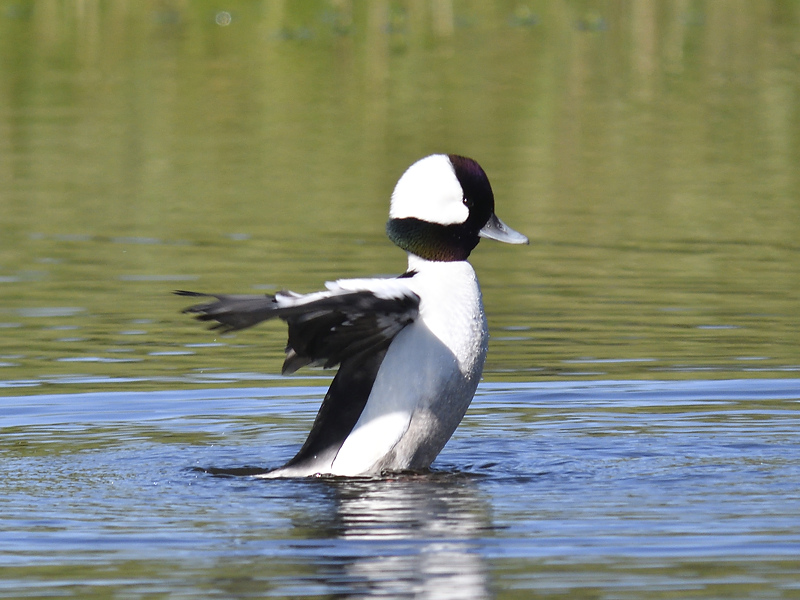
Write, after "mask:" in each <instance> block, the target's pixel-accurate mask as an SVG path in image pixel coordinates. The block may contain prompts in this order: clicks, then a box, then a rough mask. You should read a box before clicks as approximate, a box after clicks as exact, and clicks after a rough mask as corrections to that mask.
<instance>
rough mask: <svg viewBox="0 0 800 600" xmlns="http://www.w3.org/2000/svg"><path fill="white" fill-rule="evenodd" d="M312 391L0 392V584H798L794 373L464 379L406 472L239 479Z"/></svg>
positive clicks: (638, 590)
mask: <svg viewBox="0 0 800 600" xmlns="http://www.w3.org/2000/svg"><path fill="white" fill-rule="evenodd" d="M323 393H324V388H315V387H290V388H281V389H275V388H247V389H230V388H228V389H218V390H207V389H205V390H194V391H185V390H184V391H174V392H142V393H125V392H113V393H86V394H52V395H37V396H32V397H18V398H16V399H5V400H4V401H3V405H4V413H3V417H2V418H0V428H2V433H3V435H2V438H1V439H2V442H0V444H1V445H0V453H2V465H3V466H2V471H3V490H4V493H3V497H2V501H1V502H2V511H0V514H2V516H1V517H0V582H2V583H0V596H2V597H15V598H16V597H44V596H51V595H55V594H59V595H64V596H67V597H81V598H94V597H96V598H101V597H112V596H113V597H131V598H147V597H152V596H154V595H155V596H158V595H169V596H170V597H198V596H201V597H334V596H336V597H338V596H343V597H357V598H367V597H398V598H399V597H412V596H413V597H439V598H449V597H453V598H487V597H497V598H515V597H531V596H535V595H537V594H547V595H550V596H553V597H570V598H575V597H578V598H583V597H585V598H597V597H603V598H612V597H614V598H620V597H622V598H663V597H671V595H679V596H681V597H719V596H726V595H732V596H736V597H795V596H796V595H797V593H798V591H800V589H798V586H800V579H798V575H797V573H798V572H799V571H798V568H799V567H800V561H799V560H798V558H797V557H798V556H799V555H800V494H798V490H800V438H798V435H797V431H798V427H799V426H800V411H798V402H800V384H798V382H797V380H774V379H773V380H725V381H714V382H698V381H686V382H667V381H648V382H631V381H607V382H589V383H565V382H554V383H539V384H535V383H528V384H485V385H483V386H482V387H481V388H480V390H479V393H478V396H477V397H476V400H475V402H474V404H473V407H472V408H471V409H470V411H469V413H468V415H467V417H466V419H465V421H464V423H463V424H462V427H461V428H460V429H459V430H458V431H457V433H456V435H455V437H454V438H453V439H452V440H451V442H450V444H448V446H447V447H446V448H445V451H444V452H443V453H442V454H441V456H440V457H439V459H438V460H437V461H436V462H435V463H434V470H433V472H431V473H429V474H408V475H399V476H396V477H391V478H385V479H361V480H336V479H307V480H302V479H301V480H289V481H272V480H266V481H265V480H259V479H254V478H252V477H250V476H249V474H250V473H252V472H254V471H256V470H258V469H263V468H267V467H272V466H276V465H278V464H280V463H281V462H282V461H284V460H286V459H288V458H289V457H291V456H292V454H293V452H294V451H295V450H296V449H297V447H298V445H299V444H300V443H302V441H303V439H304V435H305V432H306V430H307V428H308V427H310V422H311V420H312V419H313V416H314V414H315V411H316V408H317V406H318V402H319V400H318V398H319V397H320V396H321V395H322V394H323Z"/></svg>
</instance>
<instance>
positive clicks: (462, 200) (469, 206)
mask: <svg viewBox="0 0 800 600" xmlns="http://www.w3.org/2000/svg"><path fill="white" fill-rule="evenodd" d="M461 202H462V203H463V204H464V206H466V207H467V208H472V202H470V200H469V198H467V197H466V196H464V197H463V198H462V199H461Z"/></svg>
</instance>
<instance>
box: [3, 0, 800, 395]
mask: <svg viewBox="0 0 800 600" xmlns="http://www.w3.org/2000/svg"><path fill="white" fill-rule="evenodd" d="M798 32H800V3H798V2H796V1H791V0H789V1H777V0H776V1H764V2H752V3H740V4H737V5H736V6H735V7H734V6H729V5H727V4H726V3H717V2H695V1H678V2H670V3H657V2H649V1H645V0H643V1H642V2H636V3H634V4H628V3H625V2H609V3H598V2H581V3H566V2H565V3H555V2H533V1H532V2H510V1H509V2H493V3H484V2H468V1H463V2H459V1H454V2H450V1H447V0H443V1H438V2H383V1H375V2H368V3H359V2H349V1H347V0H339V1H335V2H333V1H332V2H327V1H320V2H303V3H293V2H282V1H260V2H230V3H228V4H227V5H226V6H225V7H218V6H216V5H213V4H211V3H207V2H189V3H184V2H169V1H168V2H155V1H144V2H138V1H137V2H134V1H132V0H108V1H106V2H80V3H63V2H57V1H55V0H37V1H31V2H19V1H16V2H15V1H9V0H2V1H0V66H1V67H2V68H0V299H1V300H2V302H0V333H2V335H0V379H2V380H3V381H20V380H32V381H39V382H45V381H48V379H52V378H69V377H71V376H77V377H78V378H79V379H78V381H81V380H82V381H86V382H87V383H86V385H88V386H89V388H90V389H99V388H96V387H94V386H100V387H102V386H103V385H104V384H96V383H95V384H92V383H88V381H89V379H91V378H92V377H99V378H104V377H114V378H123V379H124V378H132V379H133V381H131V386H132V387H133V388H135V389H156V387H157V386H158V385H160V383H157V382H163V383H164V385H166V386H167V387H173V386H175V387H181V386H183V385H189V384H191V383H192V375H193V374H197V373H200V372H209V371H211V370H215V371H217V372H222V373H241V372H246V373H256V374H264V375H270V374H274V373H276V372H277V371H278V368H279V365H280V361H281V355H282V348H283V345H284V343H285V340H284V339H283V336H284V332H283V331H282V330H281V329H280V327H271V328H270V327H268V328H260V329H259V330H257V331H253V332H245V333H242V334H240V335H239V336H237V337H236V338H226V339H224V340H216V341H215V338H214V337H213V335H211V334H209V333H208V332H205V331H203V330H201V329H198V328H197V327H196V325H195V324H194V323H191V322H188V320H187V319H186V318H185V317H184V316H182V315H180V314H179V311H180V309H181V308H182V305H181V302H180V300H178V299H175V298H173V297H171V296H170V291H171V290H172V289H174V288H179V287H191V288H193V289H194V288H197V289H201V290H210V291H230V292H245V293H246V292H252V291H253V290H264V291H270V290H274V289H281V288H288V289H295V290H297V291H301V292H307V291H312V290H314V289H318V288H319V287H320V286H321V285H322V283H323V282H324V281H326V280H330V279H336V278H340V277H361V276H371V275H375V274H387V275H392V274H398V273H401V272H402V271H403V269H404V268H405V261H404V256H403V254H402V252H400V251H398V250H397V249H396V248H394V247H393V246H392V245H391V244H390V243H389V242H388V241H387V240H386V238H385V235H384V233H383V231H384V229H383V228H384V223H385V220H386V213H387V209H388V201H389V194H390V193H391V189H392V186H393V184H394V182H395V181H396V179H397V177H398V176H399V174H400V173H402V171H403V170H404V169H405V168H406V167H407V166H408V165H409V164H410V163H411V162H413V161H414V160H416V159H417V158H419V157H420V156H422V155H424V154H427V153H430V152H434V151H453V152H459V153H462V154H466V155H470V156H473V157H474V158H476V159H477V160H478V161H479V162H480V163H481V164H482V165H483V166H484V168H485V169H486V171H487V173H488V174H489V177H490V179H491V181H492V184H493V187H494V190H495V195H496V198H497V209H498V214H500V215H501V216H502V218H503V219H504V220H506V222H508V223H509V224H511V225H512V226H513V227H515V228H516V229H518V230H520V231H522V232H523V233H525V234H526V235H528V237H529V238H530V239H531V242H532V243H531V246H529V247H526V248H525V249H524V250H522V251H519V249H512V250H513V251H514V254H510V253H509V252H510V250H509V249H504V248H502V247H499V245H497V244H494V245H493V244H491V243H490V242H484V243H482V244H481V245H480V246H479V247H478V248H477V249H476V251H475V252H474V253H473V257H472V262H473V264H474V265H475V267H476V270H477V272H478V275H479V278H480V280H481V284H482V287H483V290H484V295H485V304H486V307H487V313H488V317H489V323H490V329H491V334H492V342H491V349H490V354H489V358H488V363H487V369H486V374H485V379H486V380H487V381H503V380H509V381H528V380H530V381H538V380H558V379H566V380H569V379H592V378H596V379H615V378H643V379H648V378H649V379H659V378H677V379H679V378H685V379H691V378H729V377H740V376H741V377H797V376H798V368H800V341H799V340H800V311H798V310H797V306H798V302H800V245H799V244H798V242H797V240H799V239H800V202H798V198H800V170H798V169H797V167H796V165H798V164H800V114H799V113H798V109H797V107H798V106H800V52H798V48H800V33H798ZM215 343H220V344H223V345H220V346H210V347H204V346H203V345H204V344H215ZM310 375H311V376H314V374H313V373H311V374H310ZM81 377H83V378H84V379H80V378H81ZM70 385H72V384H70ZM245 385H246V383H245ZM276 385H283V384H282V383H280V381H279V380H276ZM154 386H156V387H154ZM46 387H48V384H45V383H42V385H41V386H39V388H27V389H26V390H27V391H24V392H22V393H30V392H33V393H36V390H37V389H42V390H43V389H44V388H46ZM79 387H80V384H76V389H78V388H79ZM113 387H116V384H113ZM7 389H11V390H21V389H22V388H7ZM11 393H14V394H16V393H20V392H18V391H13V392H11Z"/></svg>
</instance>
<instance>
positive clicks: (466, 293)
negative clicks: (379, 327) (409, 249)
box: [331, 255, 488, 476]
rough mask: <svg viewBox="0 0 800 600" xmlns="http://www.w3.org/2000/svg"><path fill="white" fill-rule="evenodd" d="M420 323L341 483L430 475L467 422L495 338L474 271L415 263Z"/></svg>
mask: <svg viewBox="0 0 800 600" xmlns="http://www.w3.org/2000/svg"><path fill="white" fill-rule="evenodd" d="M409 270H414V271H416V275H414V277H412V278H411V279H409V280H408V283H409V285H410V287H412V289H413V290H414V291H415V292H416V293H417V294H418V295H419V296H420V299H421V301H420V307H419V318H418V319H417V321H416V322H415V323H413V324H412V325H410V326H408V327H406V328H405V329H404V330H403V331H401V332H400V333H399V334H398V336H397V337H396V338H395V340H394V341H393V342H392V345H391V346H390V347H389V350H388V351H387V353H386V357H385V359H384V361H383V363H382V365H381V368H380V370H379V371H378V375H377V377H376V379H375V384H374V385H373V388H372V392H371V394H370V397H369V400H368V401H367V405H366V406H365V408H364V411H363V412H362V414H361V417H360V418H359V420H358V422H357V423H356V426H355V427H354V429H353V431H352V432H351V434H350V435H349V436H348V438H347V440H345V442H344V444H343V445H342V447H341V449H340V450H339V453H338V454H337V456H336V458H335V459H334V462H333V464H332V465H331V473H333V474H335V475H346V476H352V475H360V474H367V473H374V472H379V471H381V470H401V469H409V468H424V467H427V466H428V465H429V464H430V462H431V461H432V460H433V459H434V458H435V457H436V455H437V454H438V453H439V451H440V450H441V449H442V447H443V446H444V444H445V443H446V442H447V440H448V439H449V438H450V436H451V435H452V433H453V431H454V430H455V428H456V427H457V426H458V424H459V422H460V421H461V419H462V417H463V416H464V413H465V412H466V410H467V407H468V406H469V403H470V402H471V400H472V396H473V395H474V393H475V389H476V387H477V385H478V381H479V380H480V376H481V373H482V371H483V363H484V360H485V358H486V349H487V341H488V331H487V327H486V317H485V315H484V312H483V303H482V301H481V293H480V288H479V286H478V280H477V278H476V276H475V271H474V270H473V269H472V267H471V266H470V264H469V263H467V262H466V261H460V262H429V261H425V260H423V259H420V258H418V257H415V256H413V255H411V256H410V257H409Z"/></svg>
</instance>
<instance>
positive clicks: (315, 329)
mask: <svg viewBox="0 0 800 600" xmlns="http://www.w3.org/2000/svg"><path fill="white" fill-rule="evenodd" d="M175 293H176V294H178V295H180V296H188V297H196V298H197V297H205V298H213V300H210V301H207V302H202V303H199V304H195V305H192V306H189V307H188V308H186V309H184V311H183V312H186V313H192V314H194V315H195V316H196V318H197V319H198V320H200V321H212V322H216V323H215V324H214V325H212V329H218V330H221V331H223V332H230V331H238V330H240V329H245V328H247V327H252V326H253V325H257V324H258V323H260V322H262V321H267V320H269V319H273V318H280V319H282V320H283V321H285V322H286V323H287V324H288V326H289V341H288V344H287V346H286V355H287V356H286V361H285V362H284V364H283V373H284V374H288V373H294V372H295V371H296V370H297V369H299V368H301V367H303V366H306V365H309V364H320V365H322V366H323V367H325V368H330V367H334V366H336V365H338V364H340V363H342V362H343V361H345V360H348V359H355V362H358V360H357V359H358V358H359V357H364V356H367V355H369V354H373V353H377V352H380V351H382V350H385V349H386V348H388V346H389V344H390V343H391V341H392V340H393V339H394V337H395V336H396V335H397V334H398V333H400V331H402V329H403V328H404V327H406V326H407V325H408V324H409V323H412V322H413V321H414V320H415V319H416V318H417V316H418V314H419V296H417V295H416V294H415V293H414V292H413V291H411V289H410V288H409V287H408V286H407V285H406V283H405V282H404V281H403V280H401V279H387V280H380V279H378V280H343V281H338V282H334V283H331V284H328V290H327V291H324V292H316V293H313V294H306V295H300V294H295V293H294V292H278V293H277V294H275V295H274V296H270V295H224V294H203V293H199V292H188V291H183V290H181V291H177V292H175Z"/></svg>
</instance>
